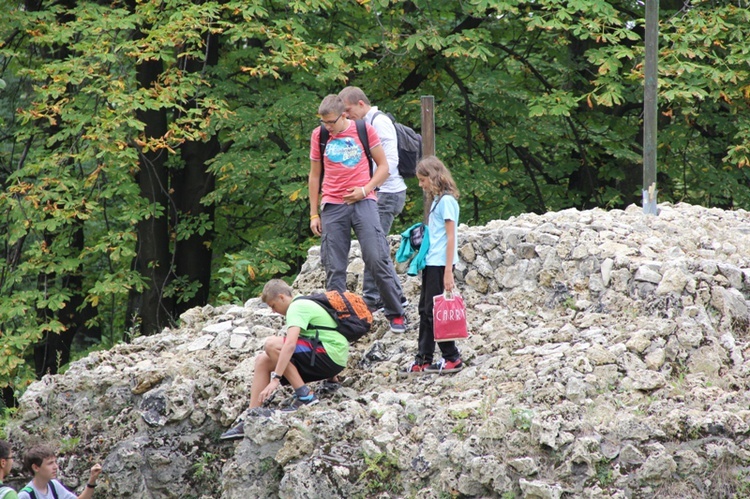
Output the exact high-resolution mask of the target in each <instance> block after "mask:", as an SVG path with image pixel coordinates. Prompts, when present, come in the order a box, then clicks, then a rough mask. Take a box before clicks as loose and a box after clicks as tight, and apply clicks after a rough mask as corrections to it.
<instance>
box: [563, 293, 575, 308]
mask: <svg viewBox="0 0 750 499" xmlns="http://www.w3.org/2000/svg"><path fill="white" fill-rule="evenodd" d="M562 304H563V306H564V307H565V308H569V309H571V310H575V311H578V307H576V299H575V298H573V297H572V296H568V297H567V298H565V301H563V303H562Z"/></svg>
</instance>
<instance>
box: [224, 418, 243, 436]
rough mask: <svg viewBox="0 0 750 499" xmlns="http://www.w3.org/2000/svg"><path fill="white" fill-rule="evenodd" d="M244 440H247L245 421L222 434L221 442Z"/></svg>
mask: <svg viewBox="0 0 750 499" xmlns="http://www.w3.org/2000/svg"><path fill="white" fill-rule="evenodd" d="M243 438H245V422H244V421H243V422H241V423H240V424H238V425H237V426H234V427H232V428H229V429H228V430H227V431H225V432H224V433H222V434H221V436H220V437H219V440H241V439H243Z"/></svg>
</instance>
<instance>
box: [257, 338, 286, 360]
mask: <svg viewBox="0 0 750 499" xmlns="http://www.w3.org/2000/svg"><path fill="white" fill-rule="evenodd" d="M282 346H284V338H282V337H281V336H269V337H268V338H266V343H265V345H264V346H263V350H264V352H263V353H265V354H266V355H270V356H273V355H274V354H275V353H277V352H279V351H280V350H281V347H282ZM261 355H263V354H261Z"/></svg>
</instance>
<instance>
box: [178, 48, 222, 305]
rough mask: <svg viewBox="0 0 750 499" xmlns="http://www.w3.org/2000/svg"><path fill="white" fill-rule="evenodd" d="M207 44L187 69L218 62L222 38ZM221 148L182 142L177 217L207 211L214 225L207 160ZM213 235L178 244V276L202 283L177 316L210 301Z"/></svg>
mask: <svg viewBox="0 0 750 499" xmlns="http://www.w3.org/2000/svg"><path fill="white" fill-rule="evenodd" d="M206 43H207V45H208V50H207V54H206V60H205V61H202V60H196V59H189V60H188V61H187V62H186V64H185V67H186V69H187V71H190V72H198V71H201V70H202V69H203V67H204V65H208V66H214V65H216V63H217V62H218V59H219V50H218V37H217V36H211V35H206ZM191 104H192V105H191V106H188V107H194V102H193V103H191ZM219 151H220V147H219V140H218V138H217V137H216V136H215V135H214V136H212V137H211V138H210V139H209V140H208V142H197V141H188V142H185V143H184V144H183V145H182V147H181V149H180V153H181V155H182V160H183V163H184V166H183V169H182V170H172V171H171V173H172V188H173V190H174V200H175V206H176V208H177V213H176V219H177V220H180V218H182V217H184V216H188V217H198V216H199V215H201V214H205V215H207V216H208V222H210V223H211V224H213V221H214V206H213V205H208V206H207V205H203V204H201V199H202V198H203V197H204V196H205V195H206V194H209V193H210V192H212V191H213V190H214V186H215V179H214V176H213V174H212V173H209V172H208V166H207V162H208V161H209V160H211V159H212V158H214V157H215V156H216V155H217V154H218V153H219ZM213 237H214V232H213V230H211V231H206V232H204V233H203V234H199V233H197V232H196V233H194V234H192V235H191V236H190V237H189V238H187V239H181V240H178V241H177V242H176V243H175V269H176V274H177V276H178V277H179V278H184V279H186V280H188V281H189V282H191V283H194V282H197V283H199V284H200V287H199V288H198V290H197V291H196V293H195V295H194V296H192V297H190V298H189V299H187V300H186V301H182V302H180V303H177V304H176V305H175V306H176V310H175V316H179V315H180V314H181V313H182V312H184V311H185V310H188V309H189V308H192V307H196V306H203V305H205V304H206V303H208V296H209V291H210V282H211V257H212V254H213V253H212V250H211V247H212V245H211V242H212V241H213Z"/></svg>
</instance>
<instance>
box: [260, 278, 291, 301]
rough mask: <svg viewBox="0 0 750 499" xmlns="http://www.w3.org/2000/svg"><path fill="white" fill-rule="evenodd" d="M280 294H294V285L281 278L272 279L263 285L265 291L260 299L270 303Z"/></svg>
mask: <svg viewBox="0 0 750 499" xmlns="http://www.w3.org/2000/svg"><path fill="white" fill-rule="evenodd" d="M279 295H287V296H292V287H291V286H290V285H289V284H287V283H285V282H284V281H282V280H281V279H271V280H270V281H268V282H267V283H266V285H265V286H263V293H262V294H261V295H260V299H261V300H263V303H265V304H268V303H269V302H271V301H273V300H275V299H276V298H277V297H278V296H279Z"/></svg>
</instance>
